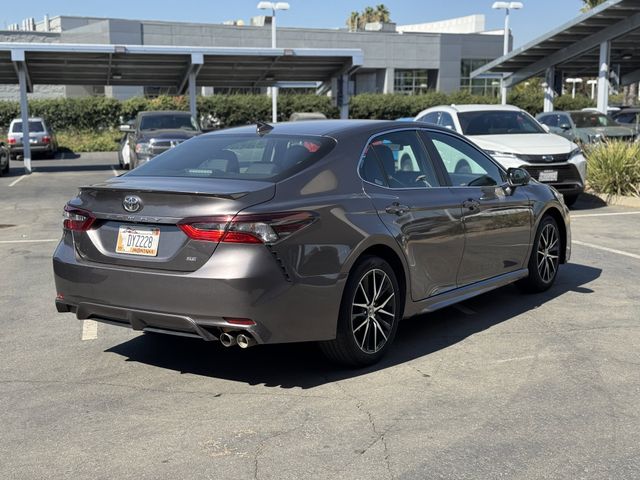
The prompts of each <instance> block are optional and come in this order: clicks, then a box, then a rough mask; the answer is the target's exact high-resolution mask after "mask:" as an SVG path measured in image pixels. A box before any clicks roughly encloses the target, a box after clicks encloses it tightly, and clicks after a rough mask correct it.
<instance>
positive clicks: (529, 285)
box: [518, 215, 562, 293]
mask: <svg viewBox="0 0 640 480" xmlns="http://www.w3.org/2000/svg"><path fill="white" fill-rule="evenodd" d="M561 247H562V239H561V238H560V229H559V228H558V222H556V220H555V219H554V218H553V217H551V216H549V215H547V216H545V217H543V218H542V220H541V221H540V225H538V230H537V231H536V236H535V237H534V241H533V249H532V251H531V256H530V257H529V265H528V266H529V276H528V277H527V278H525V279H523V280H521V281H520V282H519V283H518V285H519V286H520V287H522V288H523V290H525V291H527V292H534V293H535V292H544V291H545V290H548V289H549V288H551V286H552V285H553V283H554V282H555V280H556V277H557V276H558V268H559V266H560V253H561V250H560V249H561Z"/></svg>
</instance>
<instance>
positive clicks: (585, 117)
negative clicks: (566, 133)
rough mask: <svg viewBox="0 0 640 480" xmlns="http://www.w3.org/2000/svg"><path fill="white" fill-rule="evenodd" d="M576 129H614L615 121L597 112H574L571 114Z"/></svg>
mask: <svg viewBox="0 0 640 480" xmlns="http://www.w3.org/2000/svg"><path fill="white" fill-rule="evenodd" d="M571 119H572V120H573V123H575V124H576V128H593V127H615V126H616V121H615V120H613V119H612V118H611V117H609V116H607V115H604V114H602V113H597V112H575V113H572V114H571Z"/></svg>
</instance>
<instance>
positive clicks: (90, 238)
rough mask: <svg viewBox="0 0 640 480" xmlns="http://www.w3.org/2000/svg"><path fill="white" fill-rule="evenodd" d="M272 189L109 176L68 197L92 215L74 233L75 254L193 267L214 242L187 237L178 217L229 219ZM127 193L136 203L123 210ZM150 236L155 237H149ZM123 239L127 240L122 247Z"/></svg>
mask: <svg viewBox="0 0 640 480" xmlns="http://www.w3.org/2000/svg"><path fill="white" fill-rule="evenodd" d="M274 193H275V185H274V184H273V183H270V182H262V181H249V180H222V179H203V178H175V177H174V178H166V177H129V178H127V177H126V176H125V177H121V178H117V179H112V180H109V181H107V182H104V183H100V184H96V185H92V186H88V187H82V188H81V189H80V193H79V195H78V197H77V198H76V199H75V200H74V201H73V202H71V204H70V206H71V207H72V208H79V209H82V210H86V211H88V212H90V213H91V214H92V215H93V216H94V217H95V221H94V222H93V224H92V227H91V228H90V229H89V230H87V231H74V232H73V237H74V243H75V245H76V250H77V252H78V254H79V255H80V256H81V257H82V258H83V259H85V260H88V261H92V262H98V263H106V264H111V265H116V266H122V267H140V268H152V269H161V270H172V271H176V272H190V271H195V270H197V269H198V268H200V267H201V266H202V265H204V263H205V262H206V261H207V260H208V259H209V258H210V257H211V255H212V254H213V252H214V251H215V249H216V246H217V243H216V242H211V241H199V240H194V239H191V238H189V237H188V236H187V235H186V234H185V233H184V232H183V230H182V229H180V227H179V226H178V224H179V222H180V221H181V220H183V219H185V218H193V217H207V216H221V215H222V216H229V218H231V217H233V216H234V215H235V214H237V213H238V212H240V211H241V210H244V209H246V208H248V207H250V206H253V205H256V204H259V203H263V202H266V201H268V200H270V199H271V198H272V197H273V195H274ZM132 197H135V200H136V202H137V204H138V207H137V209H133V208H130V209H129V211H127V209H126V208H125V203H127V201H129V200H131V199H132ZM130 203H131V202H129V204H130ZM134 203H135V202H134ZM129 204H128V206H130V205H129ZM131 210H133V211H131ZM136 235H138V236H137V237H136ZM154 237H157V238H155V240H153V238H154ZM145 238H146V240H145ZM127 242H132V244H131V245H128V246H127V245H126V243H127ZM136 242H138V244H136ZM140 242H142V243H140ZM147 243H148V244H147ZM154 243H155V244H154ZM128 247H131V248H128ZM137 247H141V248H137ZM147 247H148V248H147ZM119 250H120V251H119ZM123 250H126V252H124V251H123Z"/></svg>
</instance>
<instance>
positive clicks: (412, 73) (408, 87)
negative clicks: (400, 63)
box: [393, 69, 438, 95]
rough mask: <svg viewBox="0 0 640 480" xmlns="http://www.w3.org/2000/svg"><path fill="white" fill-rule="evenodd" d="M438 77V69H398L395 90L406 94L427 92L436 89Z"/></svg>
mask: <svg viewBox="0 0 640 480" xmlns="http://www.w3.org/2000/svg"><path fill="white" fill-rule="evenodd" d="M437 79H438V71H437V70H426V69H425V70H403V69H396V70H395V73H394V78H393V91H394V92H395V93H403V94H405V95H414V94H418V93H425V92H427V90H430V89H434V88H435V85H436V82H437Z"/></svg>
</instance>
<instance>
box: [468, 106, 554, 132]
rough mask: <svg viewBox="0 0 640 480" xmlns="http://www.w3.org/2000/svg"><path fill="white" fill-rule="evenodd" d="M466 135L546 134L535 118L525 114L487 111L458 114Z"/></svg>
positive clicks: (508, 111) (509, 111)
mask: <svg viewBox="0 0 640 480" xmlns="http://www.w3.org/2000/svg"><path fill="white" fill-rule="evenodd" d="M458 119H459V120H460V125H461V126H462V133H464V134H465V135H508V134H517V133H520V134H522V133H546V131H545V130H544V129H543V128H542V127H541V126H540V125H539V124H538V122H536V121H535V120H534V119H533V117H531V116H530V115H529V114H527V113H525V112H517V111H515V112H514V111H511V110H486V111H479V112H464V113H458Z"/></svg>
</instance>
